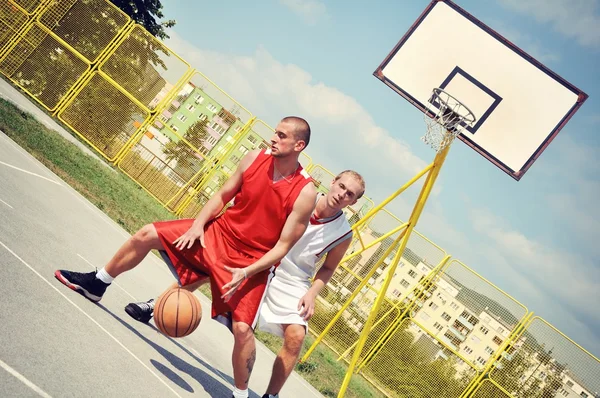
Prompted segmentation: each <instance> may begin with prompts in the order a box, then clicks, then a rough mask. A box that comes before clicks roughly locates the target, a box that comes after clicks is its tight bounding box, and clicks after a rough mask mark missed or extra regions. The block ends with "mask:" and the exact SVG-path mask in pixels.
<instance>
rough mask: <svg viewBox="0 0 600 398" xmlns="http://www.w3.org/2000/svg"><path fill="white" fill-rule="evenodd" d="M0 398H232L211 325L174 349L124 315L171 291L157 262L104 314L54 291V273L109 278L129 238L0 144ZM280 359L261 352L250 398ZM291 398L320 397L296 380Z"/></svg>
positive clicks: (223, 344) (129, 282)
mask: <svg viewBox="0 0 600 398" xmlns="http://www.w3.org/2000/svg"><path fill="white" fill-rule="evenodd" d="M0 220H1V222H0V259H1V261H2V262H1V264H0V295H1V296H0V297H1V300H2V301H1V304H0V341H1V344H0V396H2V397H81V396H86V397H122V396H127V397H186V396H195V397H230V396H231V389H232V383H233V377H232V369H231V350H232V347H233V337H232V336H231V334H230V333H229V331H228V329H226V328H225V327H224V326H222V325H220V324H219V323H217V322H215V321H212V320H211V319H210V316H209V314H210V302H209V300H208V299H207V298H206V297H205V296H203V295H201V294H199V293H197V296H198V297H199V298H200V301H201V303H202V307H203V313H204V315H205V316H204V318H203V319H202V321H201V323H200V326H199V327H198V329H197V330H196V331H195V332H194V333H193V334H192V335H190V336H187V337H185V338H181V339H170V338H167V337H165V336H163V335H162V334H160V333H159V332H158V331H157V330H156V328H155V327H154V325H153V323H152V322H151V323H150V325H144V324H141V323H138V322H136V321H134V320H133V319H131V318H129V316H128V315H127V314H126V313H125V312H124V310H123V308H124V306H125V305H126V304H127V303H128V302H131V301H141V300H147V299H148V298H151V297H155V296H157V295H158V294H160V293H161V292H162V291H164V289H165V288H166V287H167V286H168V285H169V284H171V283H172V282H173V277H172V275H171V273H170V272H169V270H168V269H167V267H166V266H165V264H164V263H163V262H162V261H161V260H160V259H158V258H157V257H156V256H154V255H150V256H148V257H147V258H146V259H145V260H144V261H143V262H142V264H140V266H139V267H137V268H136V269H134V270H133V271H131V272H128V273H126V274H124V275H122V276H121V277H119V278H118V279H117V281H116V282H115V283H113V285H114V286H112V287H111V288H110V289H109V290H108V291H107V293H106V294H105V296H104V298H103V299H102V301H101V302H100V303H99V304H98V305H97V304H94V303H91V302H89V301H88V300H86V299H85V298H83V297H82V296H80V295H79V294H76V293H75V292H73V291H71V290H69V289H67V288H66V287H65V286H63V285H62V284H60V283H59V282H58V281H57V280H55V279H54V275H53V273H54V271H55V270H56V269H58V268H68V269H72V270H76V271H81V272H86V271H90V270H93V269H94V268H96V267H98V268H99V267H102V266H103V264H104V263H105V262H106V261H107V260H108V259H109V257H110V256H111V255H112V254H113V253H114V252H115V251H116V250H117V248H118V247H119V246H120V245H121V244H122V243H123V242H124V241H125V240H126V239H127V238H128V236H129V234H128V233H127V232H126V231H124V230H123V229H122V228H121V227H120V226H119V225H118V224H116V223H114V222H113V221H112V220H110V219H109V218H108V217H107V216H106V215H105V214H104V213H102V212H101V211H100V210H98V209H97V208H96V207H95V206H93V205H92V204H91V203H90V202H88V201H87V200H86V199H85V198H83V197H82V196H81V195H79V194H78V193H77V192H76V191H75V190H73V189H72V188H71V187H69V186H68V185H67V184H66V183H65V182H64V181H62V180H61V179H60V178H58V177H57V176H56V175H54V174H53V173H52V172H51V171H50V170H48V169H47V168H46V167H44V166H43V165H42V164H40V163H39V162H38V161H37V160H35V159H34V158H33V157H31V156H30V155H29V154H27V153H26V152H25V151H24V150H23V149H22V148H20V147H18V146H17V145H16V144H15V143H14V142H13V141H12V140H10V139H9V138H8V137H6V136H5V135H4V134H3V133H0ZM274 357H275V356H274V354H273V353H272V352H271V351H270V350H269V349H267V348H266V347H264V346H263V345H262V344H260V343H259V342H258V341H257V360H256V364H255V366H254V371H253V374H252V377H251V380H250V389H251V396H252V397H256V396H261V395H262V394H263V393H264V390H265V388H266V386H267V384H268V380H269V377H270V373H271V368H272V364H273V360H274ZM281 396H283V397H303V398H309V397H320V396H321V395H320V394H319V393H318V392H317V391H316V390H315V389H314V388H313V387H311V386H310V385H308V383H306V382H305V381H304V380H303V379H302V378H301V377H300V376H299V375H297V374H295V373H294V374H292V376H291V377H290V379H289V380H288V382H287V384H286V386H285V387H284V389H283V390H282V391H281Z"/></svg>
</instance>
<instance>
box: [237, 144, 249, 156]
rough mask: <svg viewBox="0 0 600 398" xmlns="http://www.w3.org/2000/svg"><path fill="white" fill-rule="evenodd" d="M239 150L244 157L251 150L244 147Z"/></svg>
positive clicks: (241, 146)
mask: <svg viewBox="0 0 600 398" xmlns="http://www.w3.org/2000/svg"><path fill="white" fill-rule="evenodd" d="M238 150H239V151H240V152H241V153H242V155H245V154H247V153H248V151H249V149H248V148H246V147H245V146H243V145H240V148H239V149H238Z"/></svg>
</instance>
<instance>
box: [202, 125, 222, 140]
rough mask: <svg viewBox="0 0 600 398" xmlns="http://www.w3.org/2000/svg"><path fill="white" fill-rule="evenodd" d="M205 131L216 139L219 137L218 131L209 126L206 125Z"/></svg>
mask: <svg viewBox="0 0 600 398" xmlns="http://www.w3.org/2000/svg"><path fill="white" fill-rule="evenodd" d="M206 131H207V132H208V134H210V135H212V136H213V137H214V138H215V139H216V140H217V141H219V140H220V139H221V136H220V135H219V133H217V132H216V131H215V130H213V129H212V128H211V127H210V126H206Z"/></svg>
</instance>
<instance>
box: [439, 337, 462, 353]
mask: <svg viewBox="0 0 600 398" xmlns="http://www.w3.org/2000/svg"><path fill="white" fill-rule="evenodd" d="M440 341H442V342H443V343H444V344H446V345H447V346H448V347H450V348H452V349H453V350H454V351H458V346H457V345H456V344H454V343H453V342H452V341H450V339H449V338H448V337H446V336H440Z"/></svg>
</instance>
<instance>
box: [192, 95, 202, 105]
mask: <svg viewBox="0 0 600 398" xmlns="http://www.w3.org/2000/svg"><path fill="white" fill-rule="evenodd" d="M194 100H195V101H196V103H197V104H201V103H203V102H204V97H203V96H201V95H200V94H196V95H195V96H194Z"/></svg>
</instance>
